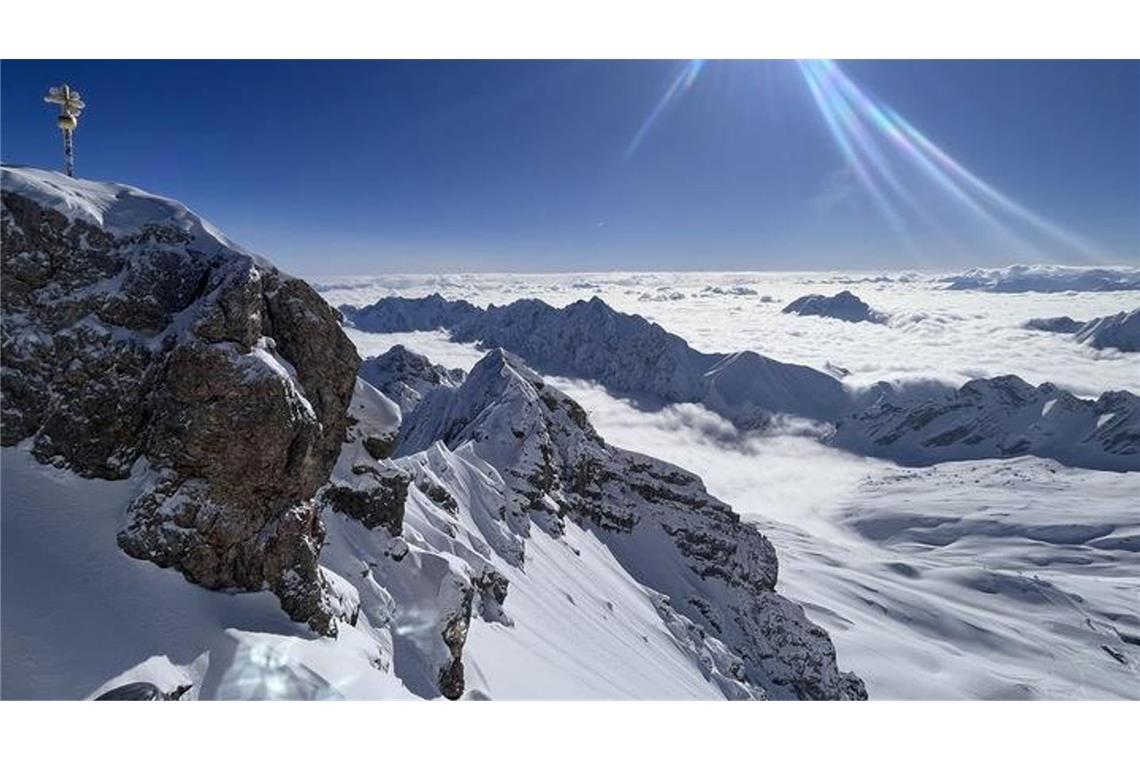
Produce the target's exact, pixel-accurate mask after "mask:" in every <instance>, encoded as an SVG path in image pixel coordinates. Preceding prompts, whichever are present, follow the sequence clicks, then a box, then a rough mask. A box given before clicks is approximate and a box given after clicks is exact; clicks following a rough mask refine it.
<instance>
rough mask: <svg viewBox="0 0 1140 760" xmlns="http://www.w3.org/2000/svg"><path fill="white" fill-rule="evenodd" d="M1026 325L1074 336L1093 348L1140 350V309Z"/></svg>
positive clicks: (1041, 321)
mask: <svg viewBox="0 0 1140 760" xmlns="http://www.w3.org/2000/svg"><path fill="white" fill-rule="evenodd" d="M1023 326H1024V327H1025V328H1026V329H1027V330H1040V331H1042V332H1053V333H1063V334H1066V335H1073V336H1074V337H1075V338H1076V340H1077V341H1078V342H1080V343H1085V344H1087V345H1089V346H1092V347H1093V348H1115V349H1116V350H1117V351H1128V352H1131V351H1140V309H1133V310H1132V311H1121V312H1117V313H1116V314H1110V315H1108V316H1107V317H1097V318H1096V319H1090V320H1089V321H1087V322H1078V321H1077V320H1075V319H1072V318H1071V317H1049V318H1043V319H1031V320H1029V321H1028V322H1026V323H1025V324H1024V325H1023Z"/></svg>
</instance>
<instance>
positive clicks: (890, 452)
mask: <svg viewBox="0 0 1140 760" xmlns="http://www.w3.org/2000/svg"><path fill="white" fill-rule="evenodd" d="M831 442H832V443H833V444H835V445H837V446H839V447H841V448H847V449H851V450H853V451H858V452H860V453H864V454H868V455H871V456H878V457H884V458H887V459H893V460H894V461H896V462H899V463H901V464H908V465H926V464H932V463H935V462H945V461H950V460H963V459H988V458H1002V457H1014V456H1021V455H1023V454H1034V455H1037V456H1042V457H1049V458H1051V459H1056V460H1057V461H1058V462H1061V463H1062V464H1068V465H1071V466H1074V467H1088V468H1091V469H1098V470H1114V471H1119V472H1126V471H1134V470H1140V398H1138V397H1136V396H1135V395H1133V394H1131V393H1128V392H1127V391H1111V392H1108V393H1104V394H1102V395H1101V396H1100V398H1098V399H1097V400H1095V401H1088V400H1084V399H1079V398H1077V397H1076V396H1073V395H1072V394H1071V393H1068V392H1066V391H1062V390H1060V389H1058V388H1057V387H1056V386H1053V385H1051V384H1049V383H1044V384H1042V385H1039V386H1037V387H1033V386H1032V385H1030V384H1029V383H1026V382H1025V381H1023V380H1021V379H1020V378H1018V377H1016V376H1013V375H1009V376H1005V377H997V378H992V379H985V380H973V381H970V382H968V383H966V384H965V385H963V386H962V387H961V388H960V389H958V390H957V391H955V392H953V393H951V394H948V395H946V396H943V397H941V398H937V399H931V400H926V401H920V402H917V403H912V404H909V405H896V404H893V403H891V402H889V401H884V402H882V403H879V404H875V405H873V406H872V407H870V408H868V409H866V410H864V411H862V412H859V413H857V414H855V415H853V416H852V417H850V418H848V419H846V420H843V421H841V422H840V423H839V424H838V426H837V429H836V431H835V433H834V435H833V436H832V438H831Z"/></svg>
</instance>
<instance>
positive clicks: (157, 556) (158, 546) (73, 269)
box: [0, 166, 359, 633]
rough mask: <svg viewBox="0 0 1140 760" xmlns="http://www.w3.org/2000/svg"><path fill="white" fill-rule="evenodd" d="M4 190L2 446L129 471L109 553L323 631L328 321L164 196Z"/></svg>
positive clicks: (63, 182) (55, 185) (40, 175)
mask: <svg viewBox="0 0 1140 760" xmlns="http://www.w3.org/2000/svg"><path fill="white" fill-rule="evenodd" d="M0 189H2V191H3V195H2V197H3V217H2V219H3V221H2V224H3V233H2V234H3V260H2V266H3V285H2V290H0V295H2V301H3V304H2V308H3V322H4V336H3V374H2V376H0V380H2V390H3V399H4V404H3V444H4V445H5V446H14V445H17V444H20V445H22V446H26V447H27V448H29V449H30V451H31V452H32V454H33V455H34V456H35V458H36V459H38V460H39V461H40V462H43V463H48V464H53V465H56V466H58V467H64V468H68V469H71V470H74V471H75V472H76V473H79V474H80V475H83V476H85V477H98V478H108V479H123V478H127V477H129V476H131V475H132V473H134V474H136V475H138V473H139V468H142V470H143V471H145V475H138V476H139V477H141V478H143V479H144V480H145V487H144V488H142V489H141V491H140V492H139V493H138V494H137V495H136V496H135V497H134V499H133V502H132V504H131V506H130V508H129V511H128V522H127V525H126V527H125V528H123V530H122V531H121V532H120V534H119V543H120V545H121V546H122V548H123V549H124V550H126V551H127V552H128V553H130V554H131V555H133V556H135V557H139V558H143V559H147V560H150V561H152V562H154V563H156V564H158V565H161V566H163V567H174V568H177V569H178V570H179V571H181V572H182V574H183V575H185V576H186V577H187V578H188V579H190V580H191V581H193V582H195V583H198V584H200V585H202V586H205V587H207V588H211V589H244V590H258V589H262V588H269V589H272V590H273V592H274V593H275V594H277V596H278V597H279V598H280V601H281V605H282V607H283V608H284V609H285V610H286V612H288V613H289V615H290V616H291V617H292V618H293V619H295V620H300V621H306V622H308V623H309V625H310V626H312V627H313V628H314V629H315V630H318V631H320V632H322V633H332V632H334V631H335V630H336V621H335V611H334V609H333V608H332V606H331V604H330V602H329V582H328V580H327V579H326V578H324V577H323V576H322V574H321V572H320V570H319V568H318V565H317V555H318V552H319V549H320V543H321V539H322V536H321V529H320V521H319V519H318V511H317V505H316V503H315V502H313V500H312V497H313V495H314V494H315V493H316V491H317V489H318V488H319V487H320V486H321V485H322V484H323V483H324V482H325V480H326V479H327V478H328V475H329V472H330V470H331V469H332V466H333V463H334V461H335V460H336V458H337V456H338V455H339V452H340V447H341V443H342V440H343V438H344V432H345V424H346V419H347V417H346V411H347V408H348V404H349V400H350V397H351V395H352V390H353V386H354V383H355V375H356V369H357V366H358V364H359V359H358V357H357V355H356V352H355V349H354V348H353V346H352V343H351V342H350V341H349V340H348V339H347V338H346V337H345V335H344V333H343V331H342V330H341V329H340V324H339V318H338V315H337V313H336V312H335V311H334V310H332V309H331V308H329V307H328V306H327V305H326V304H325V302H324V301H323V300H322V299H321V298H320V297H319V296H318V295H317V294H316V293H315V292H314V291H313V290H312V288H310V287H309V286H308V285H307V284H306V283H304V282H302V281H300V280H297V279H294V278H291V277H288V276H287V275H284V274H282V273H281V272H279V271H278V270H276V269H275V268H273V267H272V265H270V264H268V263H267V262H265V261H263V260H261V259H258V258H256V257H254V256H252V255H250V254H248V253H247V252H245V251H244V250H242V249H241V248H240V247H238V246H237V245H235V244H234V243H232V242H230V241H229V240H228V239H227V238H225V237H224V236H223V235H222V234H221V233H219V232H218V231H217V230H215V229H214V228H213V227H211V226H210V225H209V224H208V223H207V222H205V221H203V220H202V219H200V218H199V217H197V216H196V215H195V214H193V213H192V212H191V211H190V210H188V209H187V208H186V207H185V206H183V205H182V204H180V203H177V202H175V201H171V200H167V199H164V198H159V197H157V196H153V195H150V194H147V193H144V192H142V191H140V190H137V189H135V188H131V187H127V186H125V185H117V184H112V183H101V182H91V181H86V180H80V179H72V178H69V177H65V176H63V175H61V174H58V173H55V172H49V171H42V170H37V169H29V168H18V167H7V166H5V167H3V169H2V182H0Z"/></svg>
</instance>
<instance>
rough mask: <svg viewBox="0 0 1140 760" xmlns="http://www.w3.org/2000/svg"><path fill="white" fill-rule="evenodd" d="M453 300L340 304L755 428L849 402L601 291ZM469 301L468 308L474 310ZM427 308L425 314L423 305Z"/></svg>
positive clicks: (845, 407)
mask: <svg viewBox="0 0 1140 760" xmlns="http://www.w3.org/2000/svg"><path fill="white" fill-rule="evenodd" d="M447 304H450V305H451V306H454V307H458V306H459V305H460V304H465V302H449V301H445V300H443V299H441V298H438V296H430V297H428V298H421V299H405V298H399V297H390V298H384V299H381V300H380V301H378V302H377V303H376V304H374V305H373V306H370V307H367V308H366V310H367V311H368V313H369V315H370V316H369V318H368V319H365V320H362V321H357V320H358V319H359V318H360V315H361V314H362V312H363V311H366V310H356V309H353V308H351V307H342V310H343V311H344V313H345V314H346V316H347V317H348V319H349V320H350V322H351V323H352V324H353V326H354V327H357V328H358V329H362V330H366V331H373V332H392V331H398V330H404V329H412V328H409V327H408V325H409V324H413V323H414V324H416V325H418V327H416V328H415V329H439V328H445V329H447V330H449V331H450V333H451V337H452V339H453V340H456V341H463V342H470V341H478V342H479V343H480V345H481V346H482V347H484V348H504V349H507V350H508V351H510V352H512V353H514V354H517V355H518V356H520V357H522V358H523V359H524V360H525V361H527V362H528V363H530V364H531V365H532V366H534V367H535V368H536V369H538V370H539V371H541V372H545V373H548V374H557V375H563V376H568V377H578V378H583V379H589V380H595V381H597V382H599V383H601V384H602V385H604V386H606V387H607V388H609V389H610V390H612V391H615V392H617V393H623V394H651V395H652V396H653V397H655V398H656V399H658V400H660V401H663V402H666V403H679V402H693V403H704V404H706V405H708V406H709V407H710V408H712V409H714V410H715V411H716V412H718V413H719V414H722V415H723V416H725V417H727V418H728V419H730V420H731V421H733V422H734V423H736V424H737V425H740V426H742V427H752V428H756V427H763V426H765V425H766V424H768V422H769V421H770V420H771V418H772V417H773V416H774V415H779V414H790V415H796V416H801V417H808V418H812V419H817V420H831V419H834V418H836V417H838V416H840V415H842V414H845V413H847V412H848V411H850V410H851V409H852V406H853V401H852V399H851V398H850V397H849V396H848V394H847V392H846V391H845V390H844V387H843V385H842V383H840V382H839V381H838V380H836V379H835V378H833V377H831V376H830V375H827V374H825V373H823V372H819V371H817V370H814V369H811V368H810V367H804V366H801V365H797V364H786V363H782V362H777V361H774V360H772V359H769V358H767V357H764V356H761V355H759V354H756V353H754V352H751V351H745V352H740V353H735V354H705V353H701V352H700V351H696V350H695V349H693V348H691V347H690V346H689V345H688V344H687V343H686V342H685V341H684V340H682V339H681V338H680V337H678V336H676V335H673V334H672V333H669V332H666V331H665V330H664V329H662V328H661V327H660V326H658V325H655V324H653V323H651V322H649V321H647V320H646V319H644V318H643V317H639V316H637V315H631V314H623V313H621V312H618V311H615V310H614V309H612V308H610V307H609V306H607V305H606V303H605V302H603V301H602V300H601V299H599V298H592V299H590V300H589V301H577V302H575V303H572V304H570V305H568V306H566V307H564V308H561V309H557V308H554V307H553V306H550V305H549V304H546V303H544V302H542V301H538V300H533V299H528V300H521V301H516V302H514V303H512V304H510V305H509V306H504V307H495V306H491V307H490V308H488V309H486V310H481V309H477V308H475V307H470V308H467V307H469V306H470V305H469V304H466V305H465V306H464V307H463V308H449V307H448V306H445V305H447ZM471 309H475V311H474V312H472V311H471ZM429 311H430V313H431V315H432V317H433V318H431V319H428V318H427V317H426V316H425V312H429Z"/></svg>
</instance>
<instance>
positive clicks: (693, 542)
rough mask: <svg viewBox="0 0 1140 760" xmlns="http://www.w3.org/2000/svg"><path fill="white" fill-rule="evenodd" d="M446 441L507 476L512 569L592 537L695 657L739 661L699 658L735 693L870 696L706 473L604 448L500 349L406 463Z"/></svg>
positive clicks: (583, 419) (417, 440)
mask: <svg viewBox="0 0 1140 760" xmlns="http://www.w3.org/2000/svg"><path fill="white" fill-rule="evenodd" d="M437 441H438V442H442V443H444V444H445V445H446V446H447V447H449V448H451V449H457V448H464V447H469V448H470V451H471V453H472V454H473V455H474V456H476V457H478V458H479V459H480V460H483V461H485V462H487V463H488V464H490V465H491V466H493V467H494V470H495V471H496V473H497V474H498V475H499V476H500V477H501V480H502V484H503V494H504V500H503V504H502V508H501V512H500V513H499V516H500V518H501V520H502V522H503V524H504V525H505V526H506V527H507V528H509V530H510V533H511V534H513V535H516V536H519V537H521V538H522V539H523V543H522V545H521V547H520V548H517V549H513V550H510V549H508V550H503V551H502V553H503V554H504V555H505V556H506V557H508V558H509V563H511V564H514V565H516V566H519V567H522V566H525V563H526V561H527V560H526V546H527V545H528V544H527V543H526V539H529V538H532V537H534V536H537V535H538V534H537V533H534V532H533V531H532V526H537V527H538V528H539V529H540V533H541V534H542V535H545V536H547V537H550V538H553V539H560V538H561V537H563V536H564V535H566V534H567V532H568V531H570V530H571V528H572V526H573V530H575V531H577V530H579V529H585V530H587V531H591V532H593V533H594V535H595V536H597V538H598V539H600V540H601V541H602V542H603V543H604V545H605V546H606V547H607V548H608V550H609V551H610V552H611V553H612V555H613V557H614V558H616V560H617V562H619V563H620V565H621V566H622V567H623V568H624V570H625V572H627V573H628V574H629V575H631V576H632V577H633V578H634V579H635V580H637V581H638V582H639V583H641V584H644V585H645V586H647V587H649V588H650V589H653V590H654V591H655V592H657V593H659V594H661V595H663V596H662V597H661V604H660V605H659V606H660V610H659V613H660V614H661V615H662V617H663V619H665V620H666V622H667V624H668V625H669V626H670V627H671V629H675V630H676V631H677V632H684V636H685V639H686V641H688V642H689V644H688V645H687V646H693V645H694V644H695V643H697V642H706V641H711V642H716V645H717V646H718V647H721V648H723V649H724V650H725V651H726V652H729V653H731V655H732V656H731V657H730V658H728V659H724V658H720V659H717V658H712V657H710V656H709V655H708V653H707V652H705V654H695V655H694V656H698V659H699V660H700V662H701V663H702V667H703V668H704V670H705V672H706V676H707V677H709V678H710V679H712V680H714V681H715V682H716V683H718V684H720V686H721V688H722V690H723V691H724V693H725V694H727V695H730V696H747V695H749V694H763V695H766V696H769V697H772V698H808V699H835V698H862V697H865V690H864V689H863V687H862V684H861V682H860V681H859V679H858V678H856V677H855V676H853V675H851V674H849V673H840V672H839V671H838V669H837V667H836V663H835V650H834V648H833V647H832V645H831V642H830V640H829V639H828V637H827V634H826V633H825V632H824V631H823V630H822V629H820V628H818V627H817V626H815V625H813V624H812V623H810V622H809V621H808V620H807V619H806V617H805V616H804V614H803V611H802V610H801V609H800V608H799V607H798V606H797V605H795V604H794V603H792V602H790V601H788V600H787V599H785V598H783V597H781V596H780V595H778V594H777V593H775V590H774V589H775V584H776V577H777V562H776V556H775V552H774V550H773V549H772V546H771V544H770V543H769V542H768V541H767V540H766V539H765V538H764V537H763V536H762V535H761V534H760V533H759V532H758V531H756V530H755V529H754V528H753V527H751V526H748V525H744V524H742V523H741V521H740V519H739V517H738V516H737V515H736V514H735V513H734V512H733V511H732V510H731V508H729V507H728V505H726V504H724V503H723V502H720V501H718V500H717V499H715V498H714V497H712V496H710V495H709V494H708V492H707V491H706V490H705V488H704V486H703V484H702V483H701V481H700V479H699V478H697V477H696V476H695V475H692V474H691V473H688V472H686V471H684V470H681V469H680V468H677V467H674V466H672V465H669V464H666V463H664V462H660V461H658V460H655V459H652V458H650V457H646V456H643V455H640V454H635V453H633V452H629V451H624V450H621V449H617V448H614V447H612V446H609V445H608V444H606V443H605V441H604V440H603V439H602V438H601V437H600V436H599V435H598V434H597V433H596V432H595V431H594V429H593V427H592V426H591V425H590V423H589V420H588V419H587V416H586V414H585V412H584V411H583V410H582V408H581V407H580V406H579V405H578V404H577V403H575V402H574V401H573V400H572V399H570V398H569V397H568V396H566V395H565V394H563V393H561V392H559V391H557V390H555V389H554V388H552V387H550V386H549V385H547V384H546V383H545V382H544V381H543V380H542V378H541V377H540V376H538V375H537V374H535V373H534V372H533V371H531V370H530V369H529V368H527V367H526V366H525V365H523V364H522V362H521V361H520V360H519V359H518V358H517V357H514V356H511V355H510V354H508V353H507V352H505V351H503V350H501V349H499V350H494V351H491V352H490V353H489V354H488V355H487V356H486V357H485V358H484V359H483V360H482V361H480V362H479V363H478V364H477V365H476V366H475V367H474V368H473V369H472V371H471V373H470V375H469V376H468V378H467V380H466V381H465V382H464V383H463V385H462V386H460V387H459V388H454V389H453V388H439V389H437V390H435V391H434V392H432V393H430V394H429V395H428V396H426V397H425V398H424V400H423V401H422V402H421V403H420V404H419V405H418V406H417V407H416V408H415V409H414V410H413V412H412V413H411V414H409V415H408V417H407V418H405V420H404V422H403V425H402V427H401V433H400V443H399V448H398V451H397V454H401V455H405V456H411V455H413V453H414V452H416V451H419V450H423V449H426V448H430V446H431V445H432V444H433V442H437ZM399 461H402V460H399ZM567 520H569V521H570V522H567ZM496 541H497V543H498V544H499V545H500V546H502V545H503V540H502V538H501V537H500V538H499V539H497V540H496ZM508 545H509V542H508ZM678 635H680V634H678ZM699 651H704V649H703V648H701V649H699V650H698V652H699Z"/></svg>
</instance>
